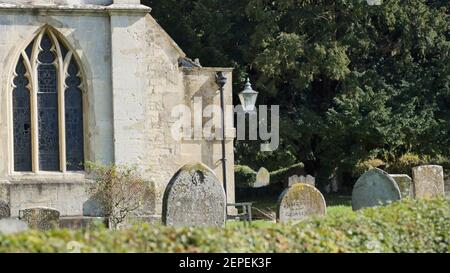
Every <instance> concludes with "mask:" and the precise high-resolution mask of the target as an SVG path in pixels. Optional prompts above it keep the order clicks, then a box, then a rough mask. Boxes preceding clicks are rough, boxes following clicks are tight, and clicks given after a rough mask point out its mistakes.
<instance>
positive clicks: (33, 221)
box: [19, 207, 60, 230]
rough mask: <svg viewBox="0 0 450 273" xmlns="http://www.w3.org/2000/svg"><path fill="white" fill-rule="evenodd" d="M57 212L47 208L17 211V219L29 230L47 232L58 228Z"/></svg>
mask: <svg viewBox="0 0 450 273" xmlns="http://www.w3.org/2000/svg"><path fill="white" fill-rule="evenodd" d="M59 216H60V213H59V211H57V210H55V209H52V208H47V207H36V208H28V209H24V210H20V211H19V218H20V220H23V221H25V222H27V223H28V226H29V227H30V228H31V229H38V230H49V229H55V228H58V227H59Z"/></svg>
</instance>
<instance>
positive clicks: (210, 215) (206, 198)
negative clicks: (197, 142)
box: [162, 163, 226, 227]
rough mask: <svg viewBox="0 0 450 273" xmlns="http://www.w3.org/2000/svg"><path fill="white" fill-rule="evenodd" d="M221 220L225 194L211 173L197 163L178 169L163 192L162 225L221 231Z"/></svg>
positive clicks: (222, 221)
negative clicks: (214, 228) (208, 228)
mask: <svg viewBox="0 0 450 273" xmlns="http://www.w3.org/2000/svg"><path fill="white" fill-rule="evenodd" d="M225 220H226V198H225V192H224V190H223V185H222V183H221V182H220V181H219V180H218V179H217V177H216V175H215V174H214V172H213V171H212V170H211V169H209V168H208V167H207V166H205V165H203V164H201V163H195V164H188V165H185V166H184V167H182V168H181V169H180V170H179V171H178V172H177V173H176V174H175V175H174V176H173V177H172V179H171V180H170V182H169V184H168V185H167V187H166V190H165V192H164V197H163V211H162V221H163V223H164V224H165V225H168V226H174V227H192V226H194V227H211V226H216V227H221V226H224V225H225Z"/></svg>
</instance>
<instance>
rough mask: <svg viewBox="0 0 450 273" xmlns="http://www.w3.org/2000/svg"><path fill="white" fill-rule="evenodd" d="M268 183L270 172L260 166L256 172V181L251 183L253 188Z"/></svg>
mask: <svg viewBox="0 0 450 273" xmlns="http://www.w3.org/2000/svg"><path fill="white" fill-rule="evenodd" d="M269 184H270V173H269V171H268V170H267V169H266V168H264V167H262V168H261V169H259V171H258V173H257V174H256V181H255V183H254V184H253V188H262V187H265V186H268V185H269Z"/></svg>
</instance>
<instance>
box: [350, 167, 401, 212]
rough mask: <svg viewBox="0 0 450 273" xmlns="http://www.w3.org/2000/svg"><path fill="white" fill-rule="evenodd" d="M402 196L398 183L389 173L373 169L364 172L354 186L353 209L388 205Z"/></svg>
mask: <svg viewBox="0 0 450 273" xmlns="http://www.w3.org/2000/svg"><path fill="white" fill-rule="evenodd" d="M400 198H401V194H400V189H399V188H398V186H397V183H396V182H395V181H394V179H393V178H392V177H390V176H389V174H388V173H386V172H384V171H382V170H380V169H377V168H375V169H372V170H369V171H367V172H366V173H364V174H363V175H362V176H361V177H360V178H359V179H358V181H357V182H356V184H355V186H354V187H353V193H352V207H353V210H359V209H363V208H369V207H375V206H382V205H387V204H390V203H392V202H395V201H398V200H400Z"/></svg>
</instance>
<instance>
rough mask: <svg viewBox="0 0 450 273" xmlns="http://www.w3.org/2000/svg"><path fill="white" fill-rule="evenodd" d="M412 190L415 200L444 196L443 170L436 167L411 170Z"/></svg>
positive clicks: (440, 167)
mask: <svg viewBox="0 0 450 273" xmlns="http://www.w3.org/2000/svg"><path fill="white" fill-rule="evenodd" d="M413 188H414V196H415V197H416V198H433V197H439V196H445V189H444V168H442V166H436V165H427V166H419V167H415V168H413Z"/></svg>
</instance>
